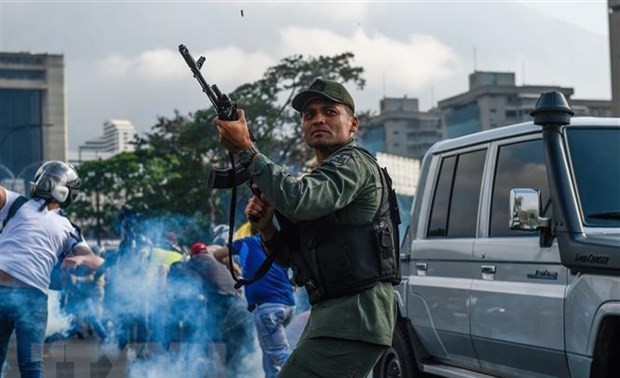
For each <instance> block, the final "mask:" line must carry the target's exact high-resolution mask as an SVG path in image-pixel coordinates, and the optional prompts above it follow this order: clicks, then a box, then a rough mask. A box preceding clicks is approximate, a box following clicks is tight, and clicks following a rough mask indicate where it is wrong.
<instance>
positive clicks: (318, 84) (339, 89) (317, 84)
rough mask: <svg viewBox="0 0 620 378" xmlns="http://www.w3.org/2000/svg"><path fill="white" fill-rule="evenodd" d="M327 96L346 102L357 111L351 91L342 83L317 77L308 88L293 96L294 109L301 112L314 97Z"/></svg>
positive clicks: (328, 98) (326, 97)
mask: <svg viewBox="0 0 620 378" xmlns="http://www.w3.org/2000/svg"><path fill="white" fill-rule="evenodd" d="M317 97H318V98H325V99H327V100H330V101H334V102H339V103H341V104H345V105H346V106H348V107H349V108H351V110H353V111H355V104H354V103H353V98H352V97H351V95H350V94H349V91H347V89H346V88H345V87H344V86H343V85H342V84H340V83H338V82H336V81H332V80H323V79H316V80H314V82H313V83H312V85H310V87H309V88H308V89H304V90H303V91H301V92H299V93H297V95H295V97H294V98H293V102H292V105H293V109H295V110H297V111H298V112H301V109H302V107H303V106H304V105H305V104H306V102H308V101H309V100H311V99H313V98H317Z"/></svg>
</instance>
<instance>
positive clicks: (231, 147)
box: [213, 109, 254, 153]
mask: <svg viewBox="0 0 620 378" xmlns="http://www.w3.org/2000/svg"><path fill="white" fill-rule="evenodd" d="M213 124H214V125H215V127H217V131H218V133H219V135H220V137H219V142H220V144H221V145H222V146H224V147H226V149H227V150H228V151H230V152H232V153H238V152H241V151H243V150H245V149H247V148H250V147H252V145H253V144H254V143H253V142H252V139H251V138H250V131H249V130H248V124H247V121H246V119H245V112H244V111H243V109H237V120H235V121H225V120H222V119H220V118H219V117H215V118H214V119H213Z"/></svg>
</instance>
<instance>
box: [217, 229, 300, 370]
mask: <svg viewBox="0 0 620 378" xmlns="http://www.w3.org/2000/svg"><path fill="white" fill-rule="evenodd" d="M248 226H249V224H248ZM251 228H252V230H251V233H252V234H253V236H248V237H245V238H241V239H237V240H236V241H234V242H233V244H232V249H233V255H236V256H239V261H240V263H241V270H242V275H243V277H245V278H251V277H254V276H255V275H256V273H257V271H258V269H259V267H260V266H261V265H262V263H263V262H264V261H265V260H266V255H265V251H264V250H263V247H262V245H261V239H260V236H259V235H258V234H257V231H258V230H257V229H256V228H255V227H251ZM213 255H214V256H215V258H216V259H218V260H220V261H222V263H223V264H226V261H225V259H227V258H229V251H228V247H223V248H220V249H218V250H215V251H214V252H213ZM245 297H246V299H247V301H248V309H249V310H250V312H252V314H253V315H254V325H255V326H256V334H257V336H258V342H259V345H260V347H261V349H262V352H263V370H264V371H265V378H274V377H276V375H277V374H278V372H279V371H280V370H281V369H282V366H284V363H285V362H286V360H287V358H288V356H289V355H290V353H291V350H290V346H289V343H288V339H287V337H286V332H285V330H284V328H285V327H286V326H287V325H288V324H289V323H290V321H291V320H292V318H293V315H294V314H295V300H294V297H293V285H292V283H291V282H290V280H289V278H288V273H287V269H286V268H284V267H282V266H280V265H278V264H273V265H272V266H271V267H270V268H269V270H268V271H267V273H266V274H265V275H264V276H263V277H262V278H261V279H259V280H257V281H255V282H253V283H252V284H250V285H247V286H245Z"/></svg>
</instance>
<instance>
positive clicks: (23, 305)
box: [0, 161, 103, 377]
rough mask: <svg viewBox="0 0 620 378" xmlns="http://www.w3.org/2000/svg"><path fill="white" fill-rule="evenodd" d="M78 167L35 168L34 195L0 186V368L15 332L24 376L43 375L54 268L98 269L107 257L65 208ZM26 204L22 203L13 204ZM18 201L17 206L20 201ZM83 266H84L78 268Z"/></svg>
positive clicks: (73, 189)
mask: <svg viewBox="0 0 620 378" xmlns="http://www.w3.org/2000/svg"><path fill="white" fill-rule="evenodd" d="M79 188H80V178H79V176H78V174H77V171H76V170H75V168H74V167H73V166H72V165H70V164H67V163H64V162H62V161H48V162H46V163H44V164H43V165H42V166H41V167H40V168H39V169H38V170H37V172H36V174H35V177H34V182H32V183H31V191H30V196H31V198H30V199H27V200H25V202H22V200H20V195H19V194H18V193H16V192H13V191H10V190H8V189H6V188H4V187H2V186H0V220H2V221H6V222H5V224H4V226H3V230H2V233H0V298H2V300H0V371H2V368H3V366H4V362H5V360H6V357H7V352H8V347H9V339H10V338H11V334H12V333H13V331H15V333H16V336H17V355H18V356H17V358H18V365H19V371H20V373H21V376H22V377H43V376H44V372H43V342H44V339H45V329H46V324H47V293H48V289H49V287H50V283H51V275H52V270H53V268H54V267H55V266H56V265H57V263H58V262H59V260H61V259H62V258H63V256H67V257H64V261H62V267H63V268H64V269H67V270H68V271H71V272H75V273H80V272H82V271H83V270H84V271H93V270H96V269H97V268H98V267H99V266H100V265H101V264H102V263H103V259H101V258H100V257H99V256H96V255H95V254H94V253H93V252H92V251H91V249H90V248H89V247H88V245H87V244H86V242H85V241H84V239H83V237H82V235H81V233H80V229H79V228H77V227H76V226H74V225H73V224H71V222H70V221H69V220H68V219H67V218H66V217H65V216H64V215H63V213H62V209H65V208H67V207H68V206H69V205H71V204H72V203H73V202H74V201H75V199H76V198H77V195H78V193H79ZM16 203H17V204H19V203H22V204H21V206H19V208H17V207H14V204H16ZM16 206H17V205H16ZM78 268H79V269H78Z"/></svg>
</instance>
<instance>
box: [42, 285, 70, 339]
mask: <svg viewBox="0 0 620 378" xmlns="http://www.w3.org/2000/svg"><path fill="white" fill-rule="evenodd" d="M60 302H61V295H60V292H59V291H54V290H50V291H49V293H48V297H47V329H46V330H45V336H51V335H60V336H66V335H67V334H68V333H69V330H70V329H71V324H72V322H73V319H74V316H73V315H72V314H67V313H65V312H64V311H63V310H62V309H61V305H60Z"/></svg>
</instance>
